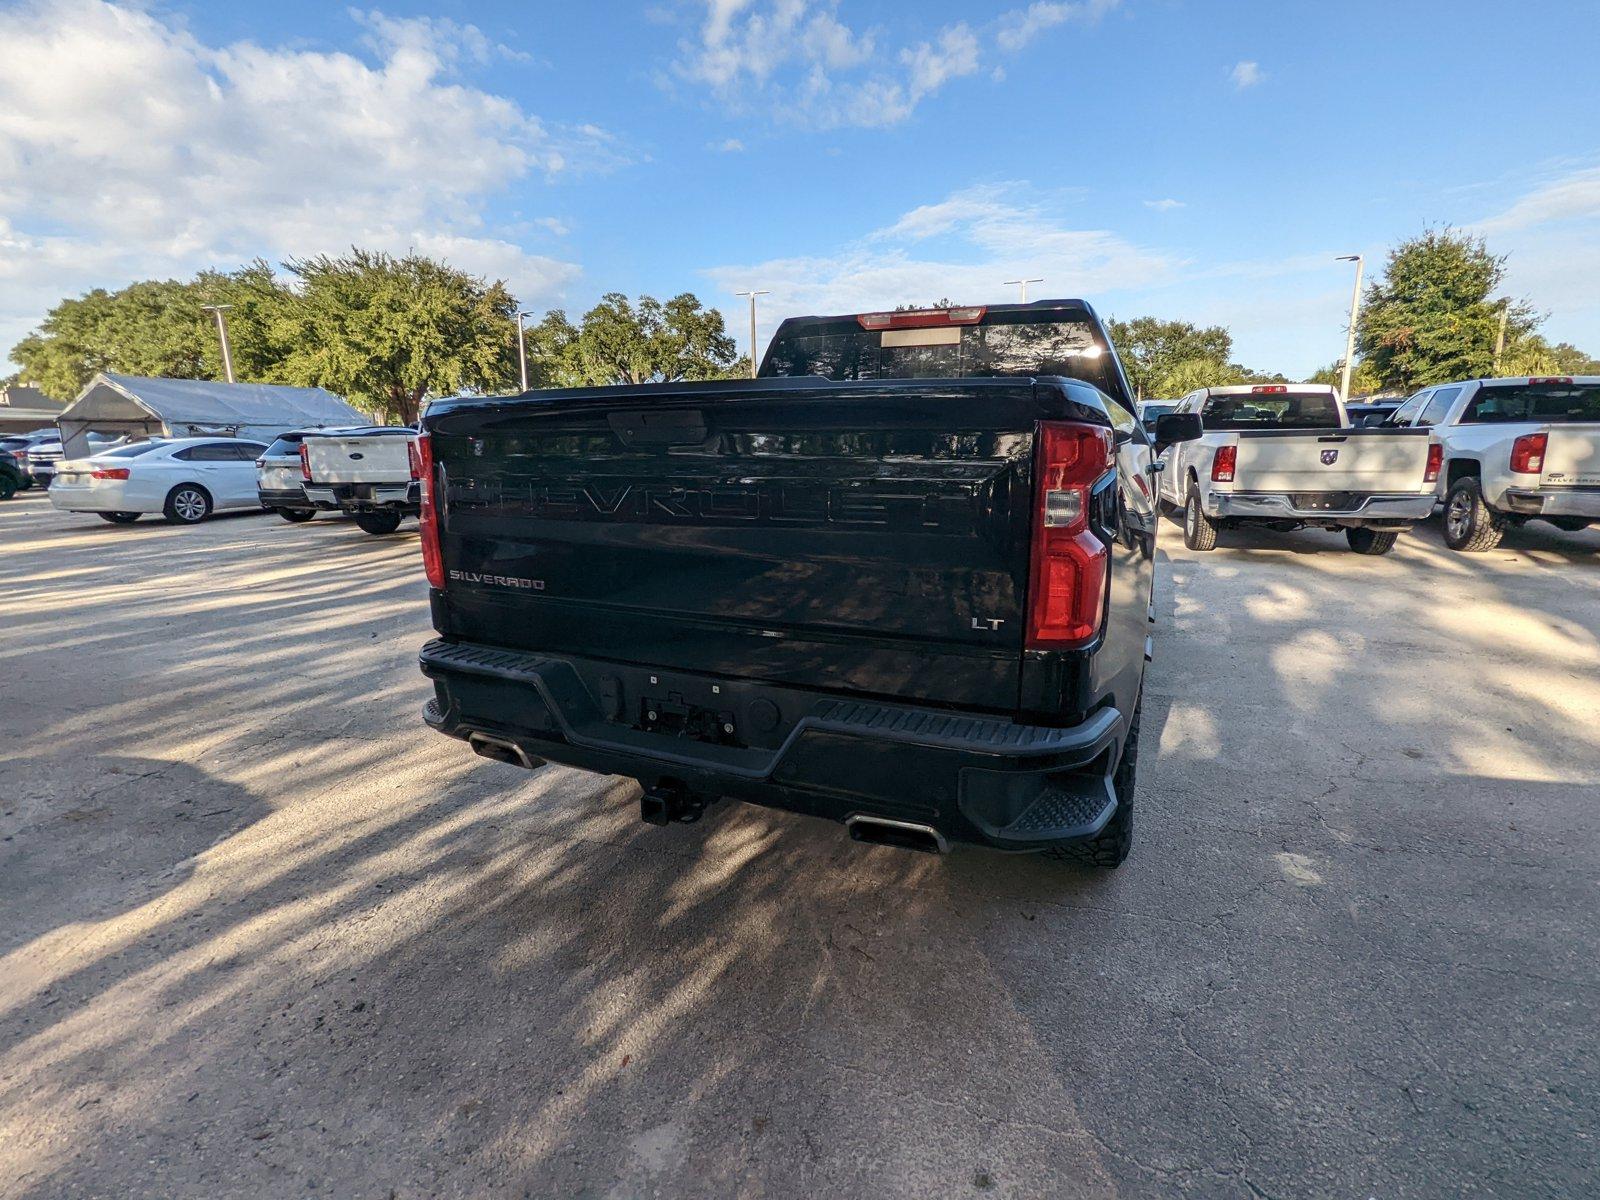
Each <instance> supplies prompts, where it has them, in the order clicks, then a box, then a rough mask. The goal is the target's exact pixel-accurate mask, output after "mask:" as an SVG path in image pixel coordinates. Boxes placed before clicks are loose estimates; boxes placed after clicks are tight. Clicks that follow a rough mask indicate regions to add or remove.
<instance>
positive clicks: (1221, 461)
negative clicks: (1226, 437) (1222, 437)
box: [1211, 446, 1239, 483]
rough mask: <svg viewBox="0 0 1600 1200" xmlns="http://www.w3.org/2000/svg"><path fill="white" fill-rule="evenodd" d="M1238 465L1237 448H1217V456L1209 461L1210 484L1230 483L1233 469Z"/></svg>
mask: <svg viewBox="0 0 1600 1200" xmlns="http://www.w3.org/2000/svg"><path fill="white" fill-rule="evenodd" d="M1238 465H1239V447H1237V446H1218V447H1217V456H1216V457H1215V458H1213V459H1212V460H1211V482H1213V483H1232V482H1233V472H1234V468H1235V467H1237V466H1238Z"/></svg>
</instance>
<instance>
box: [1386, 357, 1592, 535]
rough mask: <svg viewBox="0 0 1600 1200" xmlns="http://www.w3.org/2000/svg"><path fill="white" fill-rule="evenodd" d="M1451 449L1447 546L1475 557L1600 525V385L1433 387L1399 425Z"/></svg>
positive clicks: (1445, 489) (1394, 419)
mask: <svg viewBox="0 0 1600 1200" xmlns="http://www.w3.org/2000/svg"><path fill="white" fill-rule="evenodd" d="M1389 419H1390V422H1391V423H1392V425H1393V426H1395V427H1396V428H1402V429H1403V428H1410V429H1416V430H1427V431H1431V433H1432V436H1433V437H1434V439H1435V440H1436V441H1437V442H1439V443H1440V444H1441V445H1442V447H1443V455H1444V471H1443V474H1442V475H1441V476H1440V477H1439V480H1438V483H1437V493H1438V497H1439V498H1440V499H1442V500H1443V501H1444V508H1445V512H1444V540H1445V544H1446V545H1448V546H1449V547H1450V548H1451V549H1452V550H1464V551H1467V552H1470V553H1476V552H1481V551H1484V550H1491V549H1493V548H1494V547H1495V546H1497V545H1499V544H1500V538H1501V537H1502V536H1503V535H1504V533H1505V531H1506V529H1507V528H1508V527H1510V526H1513V525H1522V524H1525V523H1526V522H1528V521H1533V520H1543V521H1548V522H1550V524H1552V525H1554V526H1555V527H1556V528H1558V529H1564V530H1566V531H1568V532H1576V531H1577V530H1580V529H1584V528H1586V527H1588V526H1589V525H1591V524H1594V523H1595V522H1600V376H1597V375H1579V376H1572V375H1562V376H1545V377H1529V376H1522V377H1519V378H1516V379H1468V380H1463V381H1461V382H1458V383H1443V384H1438V385H1437V386H1435V387H1430V388H1424V389H1423V390H1422V391H1420V392H1418V393H1417V394H1416V395H1415V396H1412V397H1411V398H1410V399H1409V400H1407V401H1406V402H1405V404H1404V405H1402V406H1401V407H1400V408H1399V409H1398V410H1397V411H1396V412H1395V413H1394V414H1393V416H1391V417H1390V418H1389Z"/></svg>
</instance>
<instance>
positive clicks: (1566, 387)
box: [1461, 383, 1600, 425]
mask: <svg viewBox="0 0 1600 1200" xmlns="http://www.w3.org/2000/svg"><path fill="white" fill-rule="evenodd" d="M1461 420H1462V422H1463V423H1465V424H1470V425H1492V424H1496V423H1504V422H1510V421H1538V422H1540V423H1542V424H1561V423H1563V422H1565V423H1569V424H1571V423H1576V422H1585V423H1592V424H1600V384H1596V383H1519V384H1510V385H1495V386H1490V387H1484V388H1481V389H1479V391H1478V394H1477V395H1476V396H1474V397H1473V398H1472V402H1471V403H1470V404H1468V405H1467V411H1466V412H1465V413H1463V414H1462V416H1461Z"/></svg>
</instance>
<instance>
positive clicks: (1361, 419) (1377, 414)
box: [1344, 396, 1406, 428]
mask: <svg viewBox="0 0 1600 1200" xmlns="http://www.w3.org/2000/svg"><path fill="white" fill-rule="evenodd" d="M1405 402H1406V398H1405V397H1404V396H1378V397H1373V398H1370V399H1367V400H1356V401H1352V402H1350V403H1347V404H1346V405H1345V406H1344V411H1345V415H1346V416H1347V417H1349V418H1350V424H1352V425H1354V426H1356V427H1358V428H1361V427H1364V426H1371V425H1383V424H1385V423H1386V422H1387V421H1388V419H1389V416H1390V414H1392V413H1393V412H1394V411H1395V409H1397V408H1399V407H1400V406H1401V405H1402V404H1404V403H1405Z"/></svg>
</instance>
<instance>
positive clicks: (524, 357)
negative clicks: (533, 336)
mask: <svg viewBox="0 0 1600 1200" xmlns="http://www.w3.org/2000/svg"><path fill="white" fill-rule="evenodd" d="M531 316H533V314H532V313H531V312H528V311H526V310H524V311H522V312H519V313H517V367H518V369H519V370H520V371H521V374H522V390H523V391H527V390H528V347H527V343H526V342H525V340H524V338H523V335H522V322H523V321H524V320H525V319H526V318H528V317H531Z"/></svg>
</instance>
